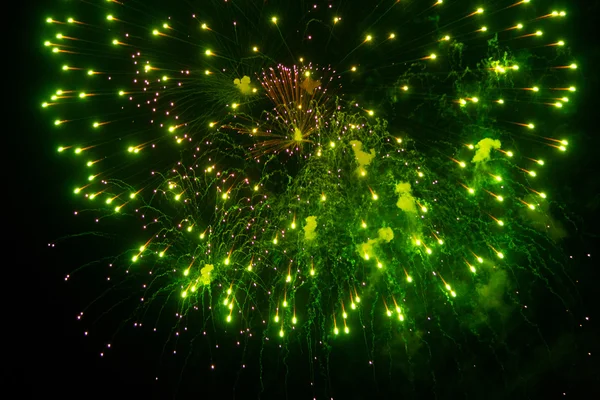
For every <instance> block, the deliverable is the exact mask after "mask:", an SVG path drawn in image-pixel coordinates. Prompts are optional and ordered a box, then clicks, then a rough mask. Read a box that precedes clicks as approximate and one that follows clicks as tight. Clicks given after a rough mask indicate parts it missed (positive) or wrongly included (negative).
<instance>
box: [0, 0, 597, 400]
mask: <svg viewBox="0 0 600 400" xmlns="http://www.w3.org/2000/svg"><path fill="white" fill-rule="evenodd" d="M52 3H53V2H51V1H47V0H44V1H36V2H34V3H32V4H29V3H22V4H20V3H15V7H17V8H20V10H19V11H20V12H19V15H20V19H21V22H20V23H19V24H16V23H11V22H9V24H10V26H11V27H12V29H11V31H10V32H8V33H7V34H6V35H5V39H6V41H10V44H11V46H13V45H14V46H15V49H14V50H12V51H11V53H12V54H15V55H16V56H9V57H7V59H6V60H5V63H4V64H5V66H7V67H8V71H5V77H4V78H5V82H6V81H8V83H9V89H8V90H5V92H4V99H5V101H6V102H7V103H10V104H9V109H10V108H11V107H13V106H15V107H17V108H18V110H17V111H16V112H17V114H16V115H15V114H12V113H11V114H12V115H5V116H4V122H5V124H4V130H5V132H4V133H5V136H6V137H9V138H10V139H9V146H7V147H6V148H5V152H8V163H7V165H6V166H5V168H6V173H5V176H9V177H10V178H12V179H10V178H9V182H10V183H9V184H8V185H6V186H5V198H9V199H10V200H9V203H8V204H9V205H10V206H5V207H4V210H5V213H6V215H7V217H8V221H9V224H8V225H7V226H5V229H4V240H3V243H4V244H5V247H4V254H5V262H4V269H5V270H6V271H8V272H9V277H6V275H4V277H3V279H2V280H3V283H4V285H5V290H4V295H5V296H4V297H5V300H4V302H5V307H6V308H7V309H9V317H8V316H7V317H5V318H3V321H4V327H5V332H8V334H9V336H10V339H7V338H5V339H4V341H3V342H4V347H5V349H7V350H8V354H9V360H8V362H6V363H5V367H4V368H3V369H4V373H3V381H4V382H8V388H10V389H5V390H9V391H11V392H12V395H11V394H9V395H7V396H6V397H5V398H23V399H29V398H32V399H33V398H63V399H71V398H72V399H80V398H110V397H112V398H157V399H167V398H173V397H174V396H175V395H176V396H177V398H202V399H204V398H206V399H213V398H214V399H230V398H236V399H246V398H248V399H256V398H264V399H283V398H286V396H287V398H290V399H296V398H302V399H307V398H312V397H311V396H312V393H311V391H310V390H309V389H308V388H307V385H306V380H307V379H308V376H309V373H308V371H306V374H304V375H303V374H302V373H298V374H297V375H294V376H290V377H286V376H285V373H284V372H283V370H284V365H283V364H282V365H280V368H279V371H281V373H279V374H275V373H273V372H270V373H269V374H268V375H266V376H264V377H263V383H264V385H265V388H266V389H267V391H268V392H269V394H268V395H265V396H264V397H258V395H257V393H258V392H259V391H260V384H259V382H258V372H257V371H256V368H255V371H250V372H248V373H247V374H244V375H242V376H241V377H239V376H238V372H239V363H238V359H237V357H239V354H240V349H239V348H238V349H236V348H232V349H231V350H222V351H221V352H220V356H219V357H220V359H219V362H220V364H218V365H219V368H218V369H217V370H215V371H210V370H209V369H207V368H206V365H207V364H208V363H209V362H210V361H209V360H210V359H211V355H210V354H209V353H208V352H207V351H206V350H199V349H196V350H194V351H195V353H194V356H193V357H191V359H190V360H188V361H187V363H188V364H187V367H186V370H185V373H184V374H183V375H182V374H181V373H180V372H181V365H182V363H183V362H184V361H182V360H185V356H181V357H180V358H179V359H178V361H173V360H172V359H170V358H168V357H165V358H164V359H163V360H162V361H160V355H161V351H162V346H163V345H164V344H165V340H164V338H163V337H161V335H160V334H159V335H154V336H153V335H151V334H150V333H149V331H148V330H145V331H144V330H138V331H135V330H131V329H129V327H128V328H127V329H125V330H124V332H126V333H124V334H121V335H119V336H118V340H117V341H115V345H114V348H113V349H109V350H106V349H105V350H103V346H104V345H105V344H106V343H107V342H109V341H110V340H107V338H110V336H111V335H112V334H114V333H115V332H116V331H119V329H120V325H121V322H122V321H123V320H125V319H126V318H127V315H125V314H124V312H123V311H115V312H114V313H110V312H109V313H108V314H107V315H106V316H104V317H103V318H102V319H101V320H100V322H99V323H98V326H97V328H96V330H95V331H94V332H95V333H94V335H91V337H85V336H84V335H83V333H82V326H81V324H80V323H78V321H77V320H76V315H77V314H78V313H79V312H80V311H81V309H82V307H85V305H86V304H87V302H88V301H89V300H90V298H93V297H91V294H90V291H92V292H94V293H96V292H97V291H94V288H93V287H85V286H81V285H79V286H78V285H73V284H65V282H64V277H65V274H68V273H69V272H70V271H73V270H74V269H76V268H77V267H78V266H79V265H80V264H81V263H82V262H85V261H86V260H89V259H90V256H96V255H97V256H98V257H102V255H103V251H104V249H103V248H98V247H94V246H97V243H98V241H97V240H95V241H94V240H90V241H87V240H85V239H84V240H81V241H77V242H76V243H75V244H74V246H76V249H72V248H69V246H72V245H70V244H68V243H67V244H64V245H63V246H62V247H61V249H60V250H55V251H52V250H51V249H49V248H48V243H49V242H52V241H54V240H55V239H56V238H60V237H62V236H64V235H68V234H74V233H77V232H81V231H85V230H86V229H89V228H87V225H86V224H84V223H81V222H80V221H78V220H77V219H76V218H74V217H73V209H74V204H73V198H72V197H70V194H69V193H70V191H71V190H72V181H70V180H69V179H66V178H65V177H69V176H70V175H69V174H70V173H71V170H70V169H71V168H70V165H69V163H66V162H63V160H61V159H60V158H59V157H58V156H57V154H56V151H55V146H56V142H55V138H53V137H52V135H53V131H52V129H51V128H52V127H51V126H49V124H48V121H47V118H46V117H45V116H43V115H42V113H41V109H40V107H39V104H41V102H42V101H44V99H45V96H47V93H49V92H50V88H52V87H53V85H52V82H51V81H50V80H51V79H52V76H53V74H54V69H55V66H54V64H49V63H48V62H47V60H48V57H47V55H46V54H44V51H45V49H44V48H43V46H42V36H41V31H42V30H41V27H42V25H43V20H44V18H45V16H46V10H47V9H51V7H52ZM569 3H573V4H571V5H569V6H568V10H569V12H570V13H571V18H572V21H576V26H575V27H574V29H575V34H574V37H573V38H571V40H570V43H571V47H572V50H573V53H574V54H577V55H578V59H577V60H578V63H579V66H580V67H579V68H580V69H581V73H582V75H583V76H584V77H585V84H582V85H581V86H582V87H581V88H580V90H579V92H580V93H578V95H579V98H580V101H579V109H578V111H577V114H576V115H575V116H574V117H573V118H572V126H571V127H572V131H573V132H576V133H575V134H574V135H573V137H572V138H571V144H570V146H571V148H572V149H573V150H571V153H570V156H569V157H566V158H565V159H564V160H563V161H561V163H562V164H561V167H560V169H559V170H556V180H557V181H559V182H564V187H563V188H562V189H561V192H560V196H561V198H560V199H559V200H560V201H562V202H563V203H564V204H565V206H564V207H565V208H566V209H568V210H570V212H571V214H572V215H573V216H574V218H575V219H574V220H573V224H574V225H573V229H572V230H570V232H572V233H571V234H570V236H569V237H568V238H566V239H565V240H564V241H563V243H562V244H563V246H564V248H565V253H566V254H568V255H572V257H573V260H572V264H571V265H570V266H569V268H572V272H571V273H570V276H571V277H572V279H573V281H575V282H576V283H575V287H576V288H577V290H575V291H572V292H571V293H572V294H573V296H572V297H571V298H569V306H570V308H571V309H572V310H573V314H572V315H571V316H568V315H565V313H564V312H562V313H559V312H558V311H557V310H560V309H561V305H560V304H556V298H555V297H554V296H552V295H551V294H549V293H547V292H544V291H543V290H541V291H540V292H539V293H535V296H540V298H539V303H538V306H539V307H540V309H538V311H537V312H536V316H537V317H538V318H539V320H537V321H536V322H537V323H538V324H539V330H540V331H541V332H542V333H543V337H544V340H545V344H546V345H547V348H546V345H545V344H544V342H543V341H542V340H540V337H539V336H537V337H536V336H535V334H534V333H533V332H534V330H531V329H527V330H524V331H523V335H519V334H517V333H515V331H512V332H511V336H510V339H509V340H508V341H507V345H508V346H509V347H510V349H507V353H509V354H510V357H508V358H507V360H509V361H508V362H505V363H503V367H504V368H505V370H504V371H502V370H501V368H500V366H499V364H498V363H497V362H496V361H495V360H494V359H493V357H490V356H486V358H476V359H473V360H472V361H473V362H475V363H477V364H478V368H479V369H478V371H477V372H464V375H463V378H462V380H461V379H460V378H459V374H458V373H457V371H456V366H457V364H459V361H456V363H455V362H454V358H453V356H452V352H453V349H451V348H447V349H446V353H445V354H443V357H442V358H441V359H439V360H436V361H435V362H436V366H437V367H436V368H437V377H438V384H437V386H436V389H435V391H436V393H437V394H438V396H439V398H444V399H455V398H456V399H458V398H469V399H484V398H485V399H488V398H489V399H492V398H493V399H503V398H509V397H510V398H513V399H555V398H569V399H587V398H589V399H591V398H600V363H599V362H598V357H599V356H600V340H599V339H598V338H599V337H600V331H599V330H598V327H599V322H598V321H599V319H600V315H598V312H597V305H598V304H600V302H599V300H598V284H599V283H600V273H599V272H598V263H597V259H598V254H597V250H598V248H600V247H598V246H600V244H599V243H600V241H599V240H598V239H599V238H598V235H599V234H600V230H599V229H598V225H597V220H598V218H597V213H598V211H599V206H600V175H599V174H598V172H599V171H600V169H599V168H600V164H599V163H598V157H597V154H596V149H598V146H600V135H599V134H598V119H597V117H596V116H597V114H598V108H599V107H600V100H598V93H599V89H600V85H599V82H598V80H599V79H598V67H597V66H598V65H600V64H599V63H600V45H599V44H598V40H597V37H596V34H595V31H596V30H595V28H596V27H595V25H594V21H593V19H594V16H596V15H598V13H600V6H599V2H597V1H573V2H569ZM578 4H581V5H578ZM8 17H9V16H8V15H6V14H5V18H8ZM17 21H18V19H17ZM5 22H6V21H5ZM13 24H14V25H13ZM5 54H9V53H8V51H5ZM15 73H16V77H18V78H16V77H15ZM5 109H6V108H5ZM13 179H14V182H12V180H13ZM5 220H6V219H5ZM15 228H16V230H15ZM106 243H107V244H106V246H107V247H110V248H117V249H118V248H119V246H120V245H121V244H120V243H118V241H115V240H113V239H107V242H106ZM89 246H92V247H91V248H90V247H89ZM588 254H591V256H588ZM13 275H14V277H13ZM93 275H94V273H93V272H92V273H91V275H90V277H89V278H86V281H88V282H94V276H93ZM100 276H101V274H100ZM543 296H546V297H547V298H545V297H543ZM83 299H86V300H83ZM542 306H545V307H547V310H545V309H544V307H542ZM585 317H588V318H589V320H588V321H586V320H585ZM473 345H474V346H475V347H474V348H477V345H478V344H477V343H473ZM479 345H480V344H479ZM202 346H203V345H202V344H201V343H198V344H197V347H202ZM234 347H235V346H234ZM346 347H347V348H343V347H342V349H343V351H341V352H340V353H341V354H340V353H336V354H335V355H334V356H332V358H331V360H330V362H331V368H330V383H331V385H332V386H333V388H334V390H333V394H332V395H333V398H335V399H367V398H381V399H384V398H386V399H387V398H390V399H392V398H394V399H396V398H406V397H395V396H397V394H398V393H403V392H405V391H406V385H407V383H406V381H405V377H403V376H402V375H401V372H398V373H399V375H397V376H390V375H389V374H388V372H387V371H386V370H385V369H382V370H381V371H375V372H373V373H371V374H369V373H368V372H365V373H361V374H359V375H358V376H357V374H356V373H352V372H351V371H355V370H360V371H369V370H368V369H365V368H364V366H363V365H362V364H361V365H360V366H359V365H358V363H361V362H363V361H364V360H363V359H360V358H359V357H354V356H353V352H354V351H355V350H356V349H355V348H354V347H352V346H346ZM547 349H550V350H551V354H552V356H551V357H550V360H551V361H549V357H548V350H547ZM5 351H6V350H5ZM102 351H105V353H106V355H105V356H104V357H100V352H102ZM227 351H230V353H229V354H228V353H227ZM247 351H248V353H249V356H250V357H251V358H252V357H255V356H256V355H257V353H258V352H259V351H260V348H259V347H258V346H256V344H253V343H250V344H248V345H247ZM588 353H591V356H590V355H588ZM223 354H225V356H223ZM265 357H266V361H264V360H263V362H268V363H281V360H280V359H278V358H277V357H274V356H273V354H266V355H265ZM269 357H271V358H269ZM307 357H308V356H307V355H306V354H298V352H297V351H295V350H291V353H290V354H289V355H288V359H287V362H288V363H293V362H294V361H295V360H298V359H299V360H302V361H304V360H305V359H306V358H307ZM500 357H502V355H500ZM460 362H466V360H462V361H460ZM159 365H162V367H161V369H163V371H164V369H166V373H165V372H163V373H162V374H161V375H160V379H159V381H158V382H154V378H153V377H154V376H156V367H157V366H159ZM444 370H445V371H447V373H444V372H441V371H444ZM399 371H402V366H400V367H399ZM419 373H421V374H423V376H428V374H427V371H419ZM502 374H504V375H502ZM318 379H319V380H321V381H322V379H323V378H318ZM233 382H235V385H234V384H233ZM399 382H402V383H399ZM320 383H323V382H320ZM13 385H14V386H13ZM11 386H12V387H14V389H12V388H11ZM410 386H411V385H410V384H409V387H410ZM5 387H6V386H5ZM174 388H175V389H174ZM408 392H409V393H412V396H413V397H414V398H422V399H426V398H434V397H433V394H432V393H433V392H432V388H431V386H430V382H429V380H428V379H423V380H421V379H418V378H417V379H416V380H415V382H414V383H413V384H412V388H411V389H410V390H409V391H408ZM563 393H566V395H565V396H563ZM3 397H4V396H3ZM320 398H324V397H319V399H320Z"/></svg>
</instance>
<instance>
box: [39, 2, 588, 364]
mask: <svg viewBox="0 0 600 400" xmlns="http://www.w3.org/2000/svg"><path fill="white" fill-rule="evenodd" d="M100 3H101V7H100V8H98V10H101V11H94V12H93V13H90V10H92V9H89V8H87V7H89V6H90V5H89V4H87V3H82V4H80V5H79V6H81V9H73V10H68V12H65V13H63V14H61V15H58V14H57V15H56V16H53V17H52V18H49V19H48V20H47V22H48V27H49V32H52V37H53V39H48V41H47V42H46V43H45V44H46V47H47V48H48V49H49V50H50V52H51V53H54V54H51V56H53V57H55V58H56V60H57V61H58V62H59V63H63V64H59V66H58V68H59V69H60V68H62V71H57V73H60V79H61V80H62V81H61V82H62V83H61V86H60V87H57V91H56V92H55V93H54V94H52V95H51V96H49V100H48V101H47V102H45V103H44V104H43V107H44V108H46V109H47V110H44V111H45V112H47V113H48V115H51V116H53V117H52V118H53V120H54V125H55V129H56V131H57V132H56V133H53V134H56V137H57V141H59V142H60V143H59V144H58V146H59V147H58V149H59V152H60V153H62V155H65V156H66V157H68V158H69V159H73V160H72V162H73V163H79V164H80V165H82V170H83V171H85V172H84V173H81V174H78V173H76V174H75V177H76V178H77V179H79V180H80V182H81V184H80V185H78V186H76V187H75V188H74V193H75V195H76V197H77V200H76V202H79V201H81V202H82V203H81V204H85V205H81V206H80V207H81V208H83V209H85V212H83V211H78V216H79V217H80V218H89V217H91V218H92V220H95V221H100V222H101V223H102V222H104V221H112V220H117V221H120V222H119V224H131V225H127V226H134V227H136V231H135V232H136V233H135V234H134V236H133V237H126V238H123V240H125V241H127V242H128V245H130V246H131V249H130V250H128V251H125V252H123V253H121V254H115V255H114V259H112V260H111V262H110V265H111V268H112V269H116V268H119V269H122V270H123V271H126V273H125V275H126V278H125V277H124V278H123V279H126V280H127V281H128V282H132V283H133V285H134V286H136V287H137V289H135V293H136V294H140V296H139V297H140V298H141V305H140V306H139V307H136V308H134V309H132V310H131V315H132V317H131V318H132V319H133V321H134V323H135V324H136V326H137V325H138V324H142V323H146V322H147V321H148V319H149V318H150V321H151V322H150V323H151V324H153V325H154V326H155V327H158V328H160V327H161V326H163V325H166V326H175V328H173V330H172V331H173V332H177V335H178V336H179V332H180V331H182V330H186V331H188V330H189V331H192V330H193V329H192V328H191V326H193V325H197V324H195V323H194V322H192V321H194V320H200V321H203V322H202V324H200V326H197V327H196V329H197V330H198V332H203V333H204V334H206V330H207V328H206V326H208V325H209V323H210V326H212V327H213V328H212V329H213V334H214V335H216V336H217V337H218V336H219V335H220V332H223V331H230V332H231V331H233V332H238V334H237V336H238V339H237V340H239V337H243V338H244V340H250V339H249V338H252V337H261V338H263V339H262V344H261V346H268V345H269V344H270V343H272V342H277V343H285V344H286V345H287V344H289V343H293V342H295V341H303V343H304V344H303V346H308V348H310V349H311V352H312V351H314V352H315V353H316V352H319V351H325V350H322V349H321V347H322V346H323V343H325V344H327V346H333V347H335V343H336V341H340V340H352V339H351V338H352V336H355V337H356V336H358V337H359V340H363V341H364V340H365V339H364V338H370V339H367V341H369V345H368V346H367V347H368V348H367V349H366V353H367V357H366V361H368V362H369V363H370V364H372V363H373V362H374V360H375V359H379V358H381V354H382V353H381V352H382V347H381V343H380V342H381V341H384V342H386V343H388V345H389V344H390V343H396V345H398V346H401V347H402V348H406V349H407V350H406V352H407V354H408V356H409V358H410V356H411V355H412V354H413V353H412V352H413V349H410V347H411V346H413V345H414V342H415V340H417V339H416V338H420V337H421V336H422V335H423V332H425V331H430V330H432V329H438V330H439V331H440V332H445V333H444V334H445V335H447V336H448V337H454V338H456V337H458V336H461V337H462V336H464V335H466V333H465V332H472V333H473V334H474V335H476V336H478V337H479V338H480V340H484V341H485V340H487V339H485V335H486V332H488V331H489V330H490V329H491V330H492V331H494V330H495V328H494V324H495V322H493V321H492V319H493V318H496V317H495V316H496V315H498V316H499V317H498V318H499V319H500V320H502V321H506V320H507V319H508V318H509V317H510V316H511V315H512V314H513V313H515V312H516V310H520V309H521V307H522V304H523V302H524V301H526V300H524V299H522V298H521V297H519V296H518V295H517V294H516V293H518V287H519V286H520V285H527V287H529V285H530V284H529V282H531V280H532V279H537V278H539V279H541V280H544V281H545V282H546V285H547V286H549V287H550V288H549V290H554V289H553V288H554V287H553V286H552V283H550V282H551V281H552V280H554V279H555V278H556V279H557V275H558V274H557V268H559V267H560V262H561V261H560V260H561V253H560V250H559V249H558V248H557V247H556V244H555V242H556V240H558V239H560V237H561V236H563V235H564V229H563V228H562V227H561V223H560V217H559V216H556V217H555V216H553V210H552V208H551V206H550V203H549V202H548V194H547V193H548V192H547V189H546V187H547V186H546V185H547V183H546V184H545V183H544V182H545V181H544V180H543V179H544V178H543V177H544V169H545V168H547V166H546V163H547V162H551V161H553V160H554V159H557V158H560V157H563V156H564V155H565V152H566V150H567V148H568V134H569V132H568V130H566V128H564V125H560V124H559V123H557V122H556V121H560V118H561V115H563V114H565V113H566V112H567V111H568V110H569V109H571V108H572V103H573V96H574V94H575V92H576V82H577V75H576V72H575V71H576V70H577V65H576V62H575V61H574V60H573V59H572V57H571V55H570V53H569V51H568V48H567V46H566V45H565V39H564V38H562V37H560V35H558V33H559V32H560V29H561V28H560V26H561V24H563V23H564V21H565V20H566V13H565V12H564V11H560V10H558V11H553V10H543V11H542V8H544V6H543V5H538V6H537V8H536V5H535V4H532V3H533V2H530V1H518V2H514V0H513V1H501V2H497V1H496V2H486V1H483V2H480V4H478V5H477V7H473V6H472V4H470V2H458V3H457V4H452V5H446V4H445V3H444V2H442V1H437V2H432V4H424V3H422V2H408V3H410V4H404V2H398V1H390V2H389V4H388V5H385V6H381V7H374V8H373V9H369V10H368V13H366V14H365V15H359V14H357V13H356V12H353V13H352V12H348V13H347V15H343V13H341V12H340V13H339V14H338V13H337V12H334V10H336V9H337V8H336V7H333V6H328V5H322V6H321V5H318V4H317V5H314V7H313V6H310V7H305V6H304V5H302V4H298V5H290V4H287V3H289V2H283V3H282V4H280V5H277V4H269V3H271V2H265V4H260V5H256V4H254V2H244V1H240V2H236V1H234V2H224V3H216V2H214V3H213V2H211V3H210V4H209V5H204V6H202V7H199V8H198V9H197V10H194V9H193V5H192V6H190V5H189V4H187V3H185V4H181V5H179V4H175V3H173V5H170V6H169V7H172V9H168V10H165V11H163V10H160V9H158V8H153V6H151V5H148V4H141V3H138V2H134V1H132V2H128V1H109V2H98V5H100ZM300 3H301V2H300ZM384 3H385V2H384ZM487 3H489V4H487ZM486 5H488V6H489V7H486ZM363 6H364V5H363ZM190 7H192V9H190ZM369 7H370V6H369ZM94 10H96V9H94ZM77 14H79V16H78V15H77ZM71 15H73V16H72V17H71ZM295 16H296V17H295ZM297 16H302V18H300V19H298V18H297ZM160 18H164V20H163V21H164V22H161V23H157V21H158V20H159V19H160ZM399 21H400V22H399ZM49 34H50V33H49ZM557 162H560V161H557ZM125 216H131V217H133V218H126V217H125ZM138 226H139V227H140V228H141V229H138V228H137V227H138ZM123 229H125V228H123ZM127 229H129V228H127ZM68 278H69V280H72V277H71V276H69V277H68ZM140 290H141V293H140ZM166 304H176V307H177V313H176V315H175V317H174V319H172V320H168V317H166V316H162V315H161V317H160V318H158V317H156V316H154V317H149V316H152V315H155V314H153V313H152V312H150V311H149V310H151V309H161V310H162V309H163V308H164V307H166ZM159 314H160V313H159ZM492 315H494V317H492ZM432 318H433V319H434V320H435V325H436V328H434V327H433V326H431V325H430V322H429V321H431V320H432ZM188 327H190V329H188ZM457 332H458V333H457ZM196 334H197V333H195V334H194V335H196ZM341 337H344V338H347V339H341ZM265 338H266V340H265ZM454 340H459V339H454ZM399 343H402V344H401V345H399ZM319 349H321V350H319ZM328 351H329V350H327V351H326V353H327V352H328ZM334 351H335V349H334ZM327 354H328V353H327ZM211 365H212V364H211ZM213 367H214V365H213ZM244 368H245V365H244ZM325 369H327V368H325Z"/></svg>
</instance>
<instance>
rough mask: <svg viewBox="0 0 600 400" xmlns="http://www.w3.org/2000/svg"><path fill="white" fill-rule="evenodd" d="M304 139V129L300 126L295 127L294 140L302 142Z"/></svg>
mask: <svg viewBox="0 0 600 400" xmlns="http://www.w3.org/2000/svg"><path fill="white" fill-rule="evenodd" d="M302 140H304V138H303V136H302V131H301V130H300V129H298V127H294V142H301V141H302Z"/></svg>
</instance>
